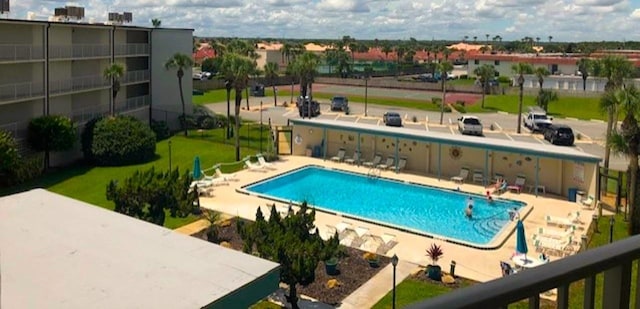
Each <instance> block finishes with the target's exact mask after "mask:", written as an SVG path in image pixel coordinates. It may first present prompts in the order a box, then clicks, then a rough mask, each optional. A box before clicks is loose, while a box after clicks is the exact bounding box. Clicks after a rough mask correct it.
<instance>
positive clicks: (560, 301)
mask: <svg viewBox="0 0 640 309" xmlns="http://www.w3.org/2000/svg"><path fill="white" fill-rule="evenodd" d="M557 290H558V297H557V298H556V306H557V309H568V308H569V283H563V284H562V285H560V286H558V287H557Z"/></svg>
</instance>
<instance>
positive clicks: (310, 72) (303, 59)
mask: <svg viewBox="0 0 640 309" xmlns="http://www.w3.org/2000/svg"><path fill="white" fill-rule="evenodd" d="M319 64H320V57H318V55H316V54H315V53H312V52H305V53H303V54H302V55H300V56H299V57H298V58H296V60H295V65H294V70H295V72H296V75H297V76H298V78H300V96H302V97H303V98H304V97H307V96H309V99H313V91H312V88H313V87H312V85H313V81H314V79H315V76H316V75H317V74H318V71H317V68H318V65H319ZM309 105H311V104H309Z"/></svg>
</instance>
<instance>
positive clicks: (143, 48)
mask: <svg viewBox="0 0 640 309" xmlns="http://www.w3.org/2000/svg"><path fill="white" fill-rule="evenodd" d="M114 50H115V54H116V56H126V55H148V54H149V44H144V43H139V44H118V45H116V46H115V48H114Z"/></svg>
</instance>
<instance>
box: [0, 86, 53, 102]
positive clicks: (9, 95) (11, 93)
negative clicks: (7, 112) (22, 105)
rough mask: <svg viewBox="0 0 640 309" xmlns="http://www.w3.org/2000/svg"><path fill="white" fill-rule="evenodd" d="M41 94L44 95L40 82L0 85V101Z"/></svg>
mask: <svg viewBox="0 0 640 309" xmlns="http://www.w3.org/2000/svg"><path fill="white" fill-rule="evenodd" d="M42 95H44V87H43V86H42V84H41V83H32V82H25V83H13V84H4V85H0V101H11V100H18V99H25V98H33V97H37V96H42Z"/></svg>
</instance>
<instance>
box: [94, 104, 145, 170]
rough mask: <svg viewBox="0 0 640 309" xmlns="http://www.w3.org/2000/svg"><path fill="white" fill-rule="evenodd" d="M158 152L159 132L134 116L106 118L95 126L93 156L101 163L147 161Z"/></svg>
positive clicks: (111, 164)
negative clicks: (155, 131) (152, 129)
mask: <svg viewBox="0 0 640 309" xmlns="http://www.w3.org/2000/svg"><path fill="white" fill-rule="evenodd" d="M155 152H156V135H155V133H153V131H151V128H150V127H149V126H147V125H145V124H144V123H142V122H140V121H139V120H137V119H135V118H133V117H130V116H118V117H109V118H103V119H101V120H99V121H98V122H96V124H95V127H94V128H93V141H92V143H91V157H90V158H91V159H92V161H93V162H94V163H96V164H97V165H103V166H119V165H127V164H136V163H143V162H147V161H149V160H151V159H152V158H153V157H154V155H155Z"/></svg>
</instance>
